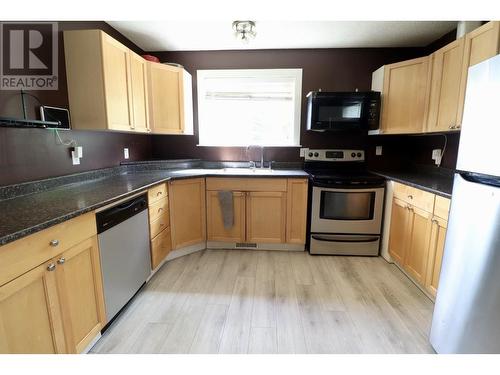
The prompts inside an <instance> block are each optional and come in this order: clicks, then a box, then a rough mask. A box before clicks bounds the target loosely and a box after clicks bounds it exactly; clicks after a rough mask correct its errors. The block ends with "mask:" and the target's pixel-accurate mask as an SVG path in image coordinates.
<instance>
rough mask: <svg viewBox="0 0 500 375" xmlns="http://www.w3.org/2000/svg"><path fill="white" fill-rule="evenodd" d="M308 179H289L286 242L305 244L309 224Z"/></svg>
mask: <svg viewBox="0 0 500 375" xmlns="http://www.w3.org/2000/svg"><path fill="white" fill-rule="evenodd" d="M307 183H308V181H307V179H305V178H301V179H288V188H287V199H286V242H287V243H296V244H305V243H306V225H307V186H308V185H307Z"/></svg>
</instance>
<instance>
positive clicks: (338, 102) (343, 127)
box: [307, 91, 380, 132]
mask: <svg viewBox="0 0 500 375" xmlns="http://www.w3.org/2000/svg"><path fill="white" fill-rule="evenodd" d="M379 117H380V93H379V92H377V91H367V92H357V91H356V92H323V91H311V92H310V93H309V94H307V130H313V131H363V132H365V131H368V130H371V131H374V130H377V129H378V127H379Z"/></svg>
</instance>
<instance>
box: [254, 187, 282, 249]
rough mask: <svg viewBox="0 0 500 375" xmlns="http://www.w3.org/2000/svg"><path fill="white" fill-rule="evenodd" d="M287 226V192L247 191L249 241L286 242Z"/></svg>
mask: <svg viewBox="0 0 500 375" xmlns="http://www.w3.org/2000/svg"><path fill="white" fill-rule="evenodd" d="M285 226H286V193H285V192H278V191H276V192H248V193H247V199H246V227H247V231H246V232H247V242H252V243H285Z"/></svg>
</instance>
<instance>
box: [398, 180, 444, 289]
mask: <svg viewBox="0 0 500 375" xmlns="http://www.w3.org/2000/svg"><path fill="white" fill-rule="evenodd" d="M394 185H395V186H394V198H393V201H392V215H391V223H390V234H389V254H390V255H391V257H392V259H393V260H394V262H395V263H396V264H397V265H398V266H399V267H400V268H401V269H403V270H404V271H405V272H406V274H407V275H408V276H409V277H410V278H411V279H412V280H413V281H414V282H415V283H417V285H419V286H420V287H421V288H422V289H423V290H425V291H426V292H427V293H428V294H429V296H430V297H432V298H434V297H435V296H436V291H437V286H438V281H439V274H440V272H441V260H442V257H443V251H444V242H445V236H446V228H447V219H448V211H449V206H450V200H449V199H447V198H443V197H441V196H435V195H434V194H432V193H428V192H425V191H422V190H419V189H415V188H413V187H410V186H406V185H403V184H399V183H394Z"/></svg>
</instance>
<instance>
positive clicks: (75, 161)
mask: <svg viewBox="0 0 500 375" xmlns="http://www.w3.org/2000/svg"><path fill="white" fill-rule="evenodd" d="M71 162H72V163H73V165H79V164H80V158H79V157H78V151H76V150H73V151H71Z"/></svg>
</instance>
